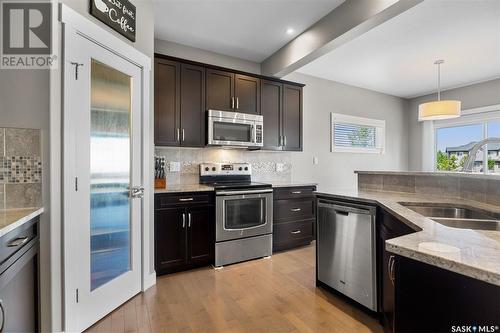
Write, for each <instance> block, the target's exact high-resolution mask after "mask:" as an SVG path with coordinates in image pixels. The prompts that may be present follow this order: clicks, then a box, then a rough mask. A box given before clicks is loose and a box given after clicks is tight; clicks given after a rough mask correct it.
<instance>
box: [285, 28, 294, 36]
mask: <svg viewBox="0 0 500 333" xmlns="http://www.w3.org/2000/svg"><path fill="white" fill-rule="evenodd" d="M294 32H295V30H294V29H293V28H288V29H286V34H287V35H291V34H293V33H294Z"/></svg>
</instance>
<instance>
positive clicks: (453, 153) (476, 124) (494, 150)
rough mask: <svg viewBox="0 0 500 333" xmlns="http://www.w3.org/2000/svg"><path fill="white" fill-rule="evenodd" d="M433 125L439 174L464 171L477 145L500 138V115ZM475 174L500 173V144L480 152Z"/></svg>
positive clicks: (486, 115) (475, 116)
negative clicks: (487, 139)
mask: <svg viewBox="0 0 500 333" xmlns="http://www.w3.org/2000/svg"><path fill="white" fill-rule="evenodd" d="M434 124H435V126H434V127H435V155H434V156H435V166H434V168H435V170H436V171H461V170H462V167H463V165H464V162H465V160H466V159H467V157H468V155H469V150H470V149H472V147H473V146H474V144H475V143H476V142H478V141H480V140H483V139H486V138H491V137H500V112H487V113H483V114H469V115H467V114H466V115H465V116H463V117H461V118H458V119H453V120H443V121H436V122H434ZM472 172H476V173H489V174H500V144H499V143H492V144H488V145H487V146H485V147H483V149H482V150H480V151H479V152H478V153H477V155H476V157H475V161H474V166H473V170H472Z"/></svg>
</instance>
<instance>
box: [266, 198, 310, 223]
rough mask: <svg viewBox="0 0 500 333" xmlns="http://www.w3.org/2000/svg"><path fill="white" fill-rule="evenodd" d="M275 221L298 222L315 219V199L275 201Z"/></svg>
mask: <svg viewBox="0 0 500 333" xmlns="http://www.w3.org/2000/svg"><path fill="white" fill-rule="evenodd" d="M273 212H274V221H275V222H277V223H279V222H283V221H296V220H305V219H312V218H314V199H313V198H299V199H282V200H274V210H273Z"/></svg>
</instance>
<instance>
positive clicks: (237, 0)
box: [153, 0, 345, 62]
mask: <svg viewBox="0 0 500 333" xmlns="http://www.w3.org/2000/svg"><path fill="white" fill-rule="evenodd" d="M344 1H345V0H154V1H153V3H154V11H155V38H158V39H163V40H168V41H172V42H176V43H180V44H184V45H188V46H193V47H197V48H200V49H204V50H208V51H212V52H217V53H221V54H225V55H229V56H233V57H238V58H241V59H246V60H250V61H255V62H262V61H263V60H264V59H266V58H267V57H268V56H270V55H271V54H273V53H274V52H275V51H277V50H278V49H280V48H281V47H282V46H283V45H285V44H286V43H288V42H289V41H290V40H292V39H293V38H295V37H296V36H297V35H299V34H300V33H301V32H303V31H304V30H306V29H307V28H308V27H309V26H311V25H312V24H313V23H315V22H316V21H318V20H319V19H320V18H322V17H323V16H325V15H326V14H328V13H329V12H330V11H332V10H333V9H334V8H335V7H337V6H338V5H340V4H341V3H342V2H344ZM289 27H291V28H293V29H294V30H295V32H294V33H293V34H292V35H288V34H287V33H286V30H287V28H289Z"/></svg>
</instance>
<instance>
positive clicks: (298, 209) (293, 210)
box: [290, 208, 302, 212]
mask: <svg viewBox="0 0 500 333" xmlns="http://www.w3.org/2000/svg"><path fill="white" fill-rule="evenodd" d="M301 210H302V209H301V208H292V209H290V211H291V212H300V211H301Z"/></svg>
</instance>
